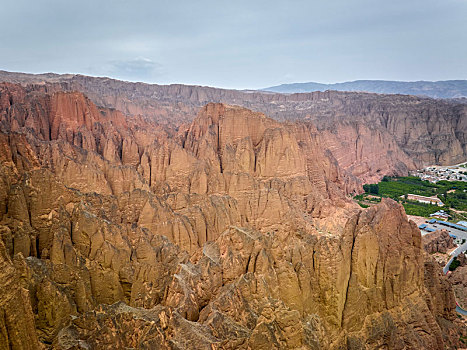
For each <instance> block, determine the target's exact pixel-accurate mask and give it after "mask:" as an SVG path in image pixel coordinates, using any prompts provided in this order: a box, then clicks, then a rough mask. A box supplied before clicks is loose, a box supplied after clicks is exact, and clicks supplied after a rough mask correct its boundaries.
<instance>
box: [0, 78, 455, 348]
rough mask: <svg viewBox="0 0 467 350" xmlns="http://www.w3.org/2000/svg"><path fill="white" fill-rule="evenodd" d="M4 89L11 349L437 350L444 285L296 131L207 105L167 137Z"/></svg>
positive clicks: (418, 249)
mask: <svg viewBox="0 0 467 350" xmlns="http://www.w3.org/2000/svg"><path fill="white" fill-rule="evenodd" d="M48 89H49V87H48V86H44V87H42V88H37V87H28V88H24V87H21V86H18V85H12V84H1V85H0V215H1V217H0V219H1V220H0V238H1V239H0V265H2V266H3V267H2V269H1V272H0V282H1V286H2V288H3V289H2V290H1V291H2V294H1V296H0V311H1V314H0V336H1V337H2V338H0V339H1V340H2V342H0V343H1V344H2V346H3V344H6V345H5V348H6V349H9V348H12V349H26V348H41V347H42V348H54V349H80V348H90V349H105V348H109V347H110V346H112V347H116V348H125V347H127V348H148V349H149V348H162V349H165V348H167V349H173V348H178V349H204V348H206V349H212V348H218V349H236V348H244V349H248V348H255V349H262V348H267V349H270V348H275V349H283V348H290V349H297V348H303V349H328V348H334V349H340V348H351V349H361V348H367V349H373V348H378V347H380V348H394V349H403V348H424V349H443V348H455V347H456V346H458V345H459V344H458V339H459V334H460V332H461V328H460V326H459V324H458V321H457V319H456V317H455V313H454V308H455V302H454V296H453V292H452V289H451V286H450V284H449V283H447V281H446V279H445V277H443V276H441V275H440V273H439V271H438V270H439V269H436V268H435V267H434V265H433V264H431V263H430V260H426V259H428V258H426V257H424V255H423V248H422V242H421V236H420V232H419V231H418V229H417V228H416V226H415V225H414V224H413V223H411V222H409V221H408V220H407V217H406V215H405V213H404V211H403V208H402V207H401V206H400V205H398V204H396V203H395V202H393V201H383V203H381V204H380V205H378V206H376V207H373V208H370V209H366V210H361V209H360V208H359V207H358V206H357V205H356V204H354V203H353V202H352V201H351V200H349V199H348V198H347V197H346V194H347V193H351V192H352V191H355V190H356V188H357V187H358V181H357V179H356V178H355V176H354V175H352V174H351V173H350V172H348V171H347V170H346V169H344V168H342V167H341V166H340V165H339V162H338V160H336V158H335V157H334V155H333V154H332V153H330V152H328V151H326V149H323V147H322V146H321V143H322V142H323V138H322V135H319V134H318V133H317V131H316V128H314V127H312V126H311V125H309V124H307V123H280V122H278V121H275V120H272V119H270V118H267V117H266V116H265V115H263V114H261V113H257V112H252V111H250V110H247V109H244V108H241V107H234V106H228V105H224V104H208V105H206V106H205V107H203V108H202V109H201V110H200V112H199V114H198V116H197V117H196V118H195V119H194V120H193V122H192V123H191V124H189V125H184V126H179V127H178V128H176V129H174V128H171V127H168V126H161V125H159V124H157V123H156V122H155V121H154V120H151V118H147V117H144V116H132V117H128V116H125V115H124V114H121V113H120V112H118V111H116V110H109V109H106V108H99V107H96V106H95V105H94V104H93V103H92V102H91V101H90V100H89V99H87V98H86V97H85V96H83V95H82V94H81V93H77V92H63V91H57V90H56V89H55V88H54V89H52V91H49V90H48Z"/></svg>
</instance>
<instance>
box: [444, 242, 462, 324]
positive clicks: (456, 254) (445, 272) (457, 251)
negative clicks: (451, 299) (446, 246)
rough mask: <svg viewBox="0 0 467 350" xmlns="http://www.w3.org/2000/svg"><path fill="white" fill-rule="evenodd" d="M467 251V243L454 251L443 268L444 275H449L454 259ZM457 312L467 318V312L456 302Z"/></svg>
mask: <svg viewBox="0 0 467 350" xmlns="http://www.w3.org/2000/svg"><path fill="white" fill-rule="evenodd" d="M466 250H467V241H466V242H465V243H464V244H462V245H460V246H459V247H457V248H456V249H454V250H453V251H452V253H451V259H449V261H448V262H447V264H446V266H444V268H443V273H444V274H447V273H448V271H449V266H450V265H451V263H452V262H453V260H454V258H455V257H456V256H458V255H459V254H460V253H462V252H465V251H466ZM456 311H457V312H458V313H460V314H461V315H466V316H467V310H465V309H463V308H461V307H460V306H459V304H457V302H456Z"/></svg>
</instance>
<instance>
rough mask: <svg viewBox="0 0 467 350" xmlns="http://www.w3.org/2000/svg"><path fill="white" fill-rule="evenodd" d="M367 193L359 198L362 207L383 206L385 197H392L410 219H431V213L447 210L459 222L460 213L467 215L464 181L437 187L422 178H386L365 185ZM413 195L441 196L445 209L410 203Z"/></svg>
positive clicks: (440, 183)
mask: <svg viewBox="0 0 467 350" xmlns="http://www.w3.org/2000/svg"><path fill="white" fill-rule="evenodd" d="M363 189H364V190H365V193H364V194H361V195H358V196H355V199H356V200H358V201H359V204H360V205H361V206H366V205H369V204H372V203H376V202H379V201H381V197H388V198H392V199H394V200H396V201H398V202H401V203H402V205H403V206H404V208H405V211H406V213H407V214H409V215H417V216H426V217H428V216H429V215H430V214H431V213H434V212H435V211H437V210H439V209H444V210H445V211H447V212H449V213H450V214H451V215H453V216H454V217H456V218H464V215H463V214H462V213H459V211H466V212H467V182H463V181H439V182H437V183H436V184H433V183H430V182H428V181H422V180H421V179H420V178H418V177H412V176H407V177H388V176H385V177H384V178H383V180H382V181H381V182H380V183H378V184H370V185H364V186H363ZM409 193H410V194H418V195H422V196H437V197H438V198H439V199H441V201H442V202H443V203H444V204H445V206H444V207H442V208H440V207H438V206H436V205H430V204H423V203H419V202H416V201H411V200H408V199H407V198H406V195H407V194H409Z"/></svg>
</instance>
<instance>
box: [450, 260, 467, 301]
mask: <svg viewBox="0 0 467 350" xmlns="http://www.w3.org/2000/svg"><path fill="white" fill-rule="evenodd" d="M448 279H449V282H451V284H452V288H453V289H454V294H455V296H456V300H457V302H458V303H459V305H460V306H461V307H462V308H464V309H466V308H467V266H466V265H463V266H459V267H458V268H457V269H456V270H455V271H453V272H452V273H450V274H449V277H448Z"/></svg>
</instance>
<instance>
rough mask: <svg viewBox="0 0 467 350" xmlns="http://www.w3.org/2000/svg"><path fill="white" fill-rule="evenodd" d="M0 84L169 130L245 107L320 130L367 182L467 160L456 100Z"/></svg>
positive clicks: (55, 81) (63, 82)
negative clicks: (76, 95) (212, 106)
mask: <svg viewBox="0 0 467 350" xmlns="http://www.w3.org/2000/svg"><path fill="white" fill-rule="evenodd" d="M0 80H1V81H5V82H16V83H21V84H23V85H27V84H32V83H33V84H40V87H41V88H42V89H43V90H48V91H55V90H68V91H75V90H77V91H81V92H83V93H85V94H86V95H87V96H89V97H90V98H91V100H92V101H94V102H95V103H96V104H97V105H99V106H105V107H111V108H116V109H118V110H121V111H122V112H123V113H125V114H128V115H144V116H149V117H150V118H153V119H156V120H158V122H160V123H164V124H173V125H180V123H190V122H191V121H193V119H194V118H195V117H196V114H197V111H198V109H199V108H200V107H202V106H204V105H205V104H207V103H210V102H221V103H227V104H235V105H241V106H244V107H247V108H249V109H251V110H254V111H259V112H263V113H266V114H267V115H268V116H270V117H272V118H274V119H276V120H279V121H284V120H293V121H304V122H305V123H307V124H310V126H312V127H315V128H316V129H317V130H319V134H320V135H322V137H323V139H324V140H322V141H326V142H321V143H320V144H321V147H322V148H323V149H326V150H327V151H328V152H331V153H332V154H333V156H334V157H335V158H336V159H337V160H338V162H339V165H340V166H341V167H343V168H345V169H348V170H349V171H350V172H351V173H352V174H353V175H354V176H357V177H359V178H360V179H361V180H363V181H365V182H368V181H377V180H379V179H381V177H382V176H383V175H404V174H407V171H408V170H412V169H414V168H417V167H421V166H422V165H428V164H455V163H459V162H462V161H465V160H466V157H467V141H466V140H467V138H466V134H465V130H467V107H466V105H465V104H461V103H456V102H454V101H446V100H435V99H429V98H421V97H414V96H404V95H382V94H370V93H358V92H337V91H325V92H313V93H301V94H277V93H270V92H260V91H258V92H252V91H249V92H243V91H235V90H224V89H216V88H210V87H200V86H186V85H169V86H161V85H149V84H143V83H128V82H123V81H118V80H113V79H108V78H94V77H87V76H82V75H62V76H60V75H53V76H51V75H37V76H35V75H28V74H19V73H8V72H0ZM47 83H49V84H47ZM368 145H374V147H369V146H368Z"/></svg>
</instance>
